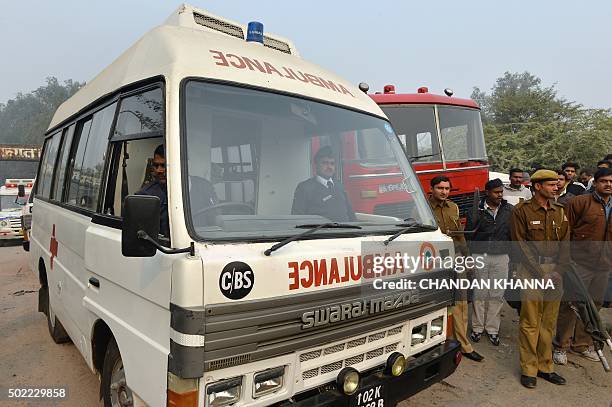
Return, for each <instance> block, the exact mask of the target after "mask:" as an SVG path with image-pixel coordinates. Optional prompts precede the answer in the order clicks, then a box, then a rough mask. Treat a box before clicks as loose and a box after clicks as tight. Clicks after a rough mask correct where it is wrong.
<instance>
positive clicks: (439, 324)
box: [429, 317, 444, 338]
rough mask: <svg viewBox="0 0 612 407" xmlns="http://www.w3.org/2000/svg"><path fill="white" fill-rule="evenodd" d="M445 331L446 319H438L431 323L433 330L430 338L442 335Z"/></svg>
mask: <svg viewBox="0 0 612 407" xmlns="http://www.w3.org/2000/svg"><path fill="white" fill-rule="evenodd" d="M443 330H444V317H438V318H436V319H434V320H433V321H431V330H430V334H429V337H430V338H433V337H434V336H438V335H442V331H443Z"/></svg>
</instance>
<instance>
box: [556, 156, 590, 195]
mask: <svg viewBox="0 0 612 407" xmlns="http://www.w3.org/2000/svg"><path fill="white" fill-rule="evenodd" d="M579 169H580V166H579V165H578V164H576V163H570V162H567V163H564V164H563V165H562V166H561V170H563V172H564V173H565V180H566V182H567V183H566V186H565V190H566V191H567V192H569V193H571V194H574V195H575V196H577V195H582V194H583V193H584V192H585V191H586V187H585V186H584V185H582V184H581V183H580V182H576V181H575V178H576V171H578V170H579Z"/></svg>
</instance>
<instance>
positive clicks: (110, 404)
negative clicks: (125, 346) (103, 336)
mask: <svg viewBox="0 0 612 407" xmlns="http://www.w3.org/2000/svg"><path fill="white" fill-rule="evenodd" d="M100 385H101V386H102V389H101V393H102V398H103V399H104V407H128V406H132V405H133V404H134V398H133V396H132V391H131V390H130V389H129V388H128V386H127V383H126V381H125V370H124V369H123V361H122V360H121V353H120V352H119V348H118V347H117V342H116V341H115V338H111V340H110V342H109V344H108V348H106V355H104V367H103V368H102V383H101V384H100Z"/></svg>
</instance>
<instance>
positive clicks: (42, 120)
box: [0, 77, 84, 145]
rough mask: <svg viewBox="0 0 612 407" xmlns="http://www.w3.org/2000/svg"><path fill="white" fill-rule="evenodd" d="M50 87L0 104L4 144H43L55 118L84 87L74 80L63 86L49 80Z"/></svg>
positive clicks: (44, 87)
mask: <svg viewBox="0 0 612 407" xmlns="http://www.w3.org/2000/svg"><path fill="white" fill-rule="evenodd" d="M46 83H47V84H46V85H45V86H41V87H39V88H38V89H36V90H34V91H32V92H30V93H26V94H23V93H19V94H17V96H16V97H15V99H11V100H9V101H8V102H7V103H6V104H0V144H38V145H40V144H42V141H43V138H44V133H45V131H46V130H47V128H48V126H49V123H50V122H51V118H52V117H53V114H54V113H55V111H56V110H57V108H58V107H59V105H61V104H62V103H63V102H64V101H65V100H66V99H68V98H69V97H70V96H72V95H74V94H75V93H76V92H77V91H78V90H79V89H80V88H81V87H83V85H84V83H81V82H74V81H72V80H71V79H70V80H67V81H64V83H63V85H62V84H60V83H59V81H58V80H57V78H55V77H49V78H47V79H46Z"/></svg>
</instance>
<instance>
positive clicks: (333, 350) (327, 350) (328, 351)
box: [323, 343, 345, 355]
mask: <svg viewBox="0 0 612 407" xmlns="http://www.w3.org/2000/svg"><path fill="white" fill-rule="evenodd" d="M344 346H345V344H344V343H342V344H340V345H336V346H330V347H329V348H325V350H324V351H323V352H324V353H325V354H326V355H331V354H332V353H336V352H340V351H343V350H344Z"/></svg>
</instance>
